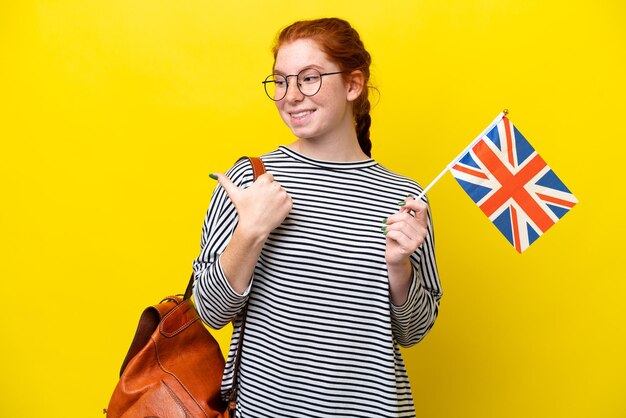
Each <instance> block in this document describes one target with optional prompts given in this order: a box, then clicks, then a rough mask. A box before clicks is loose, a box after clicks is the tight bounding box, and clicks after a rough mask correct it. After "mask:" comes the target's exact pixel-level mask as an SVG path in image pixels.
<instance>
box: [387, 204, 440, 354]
mask: <svg viewBox="0 0 626 418" xmlns="http://www.w3.org/2000/svg"><path fill="white" fill-rule="evenodd" d="M427 227H428V231H427V234H426V239H425V240H424V243H423V244H422V246H421V247H420V248H418V250H417V251H416V252H415V253H414V254H413V255H412V256H411V264H412V266H413V273H412V277H411V286H410V288H409V294H408V298H407V300H406V302H405V303H404V304H403V305H402V306H396V305H394V304H393V303H391V301H390V302H389V303H390V305H391V308H390V309H391V327H392V330H393V334H394V337H395V339H396V341H397V342H398V344H400V345H401V346H404V347H410V346H412V345H415V344H417V343H418V342H419V341H420V340H421V339H422V338H424V337H425V336H426V334H428V331H430V329H431V328H432V327H433V325H434V324H435V320H436V319H437V315H438V313H439V301H440V300H441V296H442V291H441V284H440V281H439V273H438V272H437V263H436V261H435V242H434V233H433V224H432V217H431V212H430V208H429V209H428V225H427Z"/></svg>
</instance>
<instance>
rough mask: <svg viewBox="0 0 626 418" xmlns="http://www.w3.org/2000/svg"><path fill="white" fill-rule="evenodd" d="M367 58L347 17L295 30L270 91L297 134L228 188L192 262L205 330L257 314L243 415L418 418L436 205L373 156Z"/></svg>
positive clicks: (432, 300)
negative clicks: (411, 362) (418, 352)
mask: <svg viewBox="0 0 626 418" xmlns="http://www.w3.org/2000/svg"><path fill="white" fill-rule="evenodd" d="M370 62H371V59H370V55H369V53H368V52H367V51H366V50H365V48H364V47H363V43H362V42H361V39H360V37H359V35H358V33H357V32H356V31H355V30H354V29H353V28H352V27H351V26H350V24H349V23H348V22H346V21H344V20H340V19H335V18H332V19H319V20H312V21H301V22H296V23H294V24H292V25H290V26H288V27H287V28H285V29H283V30H282V32H281V33H280V34H279V37H278V39H277V41H276V45H275V46H274V67H273V71H272V72H273V74H272V75H270V76H268V77H267V78H266V79H265V82H264V85H265V90H266V93H267V94H268V96H269V97H270V99H272V100H273V101H274V102H275V104H276V107H277V109H278V113H279V114H280V116H281V118H282V119H283V121H284V122H285V124H287V126H288V127H289V129H290V130H291V131H292V132H293V134H294V136H295V141H294V142H292V143H291V144H290V145H287V146H280V147H279V148H278V149H277V150H275V151H273V152H270V153H268V154H265V155H263V156H262V160H263V162H264V164H265V166H266V169H267V171H268V172H267V173H266V174H264V175H262V176H261V177H260V178H259V179H258V180H257V181H255V182H253V181H252V178H253V177H252V168H251V167H250V164H249V162H247V161H245V160H242V161H240V162H238V163H237V164H235V166H234V167H232V168H231V169H230V170H229V171H228V172H227V173H226V175H223V174H214V175H212V176H213V178H216V179H217V180H218V181H219V186H218V187H217V188H216V190H215V192H214V194H213V197H212V199H211V203H210V206H209V210H208V213H207V216H206V219H205V223H204V227H203V232H202V250H201V253H200V255H199V257H198V258H197V259H196V260H195V261H194V270H195V273H196V284H195V288H194V297H195V301H196V305H197V308H198V312H199V314H200V316H201V317H202V319H203V320H204V321H205V322H206V323H207V324H208V325H209V326H211V327H213V328H221V327H223V326H224V325H226V324H227V323H229V322H230V321H232V320H233V319H235V325H234V327H235V328H234V332H233V343H232V344H231V349H230V355H229V361H228V362H227V365H226V370H225V373H224V380H223V390H224V391H226V390H227V389H228V388H229V386H230V382H231V380H232V373H233V361H232V359H233V357H234V354H235V349H236V341H237V338H238V335H239V327H240V321H238V320H237V319H238V318H239V317H238V315H239V314H240V312H241V310H242V308H243V307H244V306H245V305H246V304H247V306H248V316H247V320H246V330H245V338H244V344H243V349H242V356H241V366H240V370H239V392H238V397H237V417H262V418H268V417H277V416H290V417H316V418H317V417H321V416H329V417H360V416H362V417H399V416H402V417H413V416H415V411H414V405H413V399H412V395H411V387H410V384H409V379H408V376H407V373H406V370H405V366H404V363H403V360H402V356H401V353H400V350H399V346H400V345H401V346H411V345H413V344H416V343H417V342H418V341H419V340H420V339H422V338H423V337H424V335H425V334H426V333H427V332H428V331H429V330H430V329H431V327H432V326H433V323H434V321H435V318H436V317H437V312H438V308H439V300H440V298H441V288H440V283H439V278H438V274H437V266H436V263H435V255H434V248H433V244H434V243H433V232H432V225H431V219H430V214H429V210H428V206H427V204H426V202H425V200H424V202H421V201H419V202H418V201H416V200H414V199H413V198H412V197H411V196H417V195H418V194H419V193H420V192H421V188H420V186H419V185H418V184H417V183H415V182H414V181H412V180H410V179H408V178H406V177H403V176H400V175H398V174H395V173H393V172H391V171H389V170H387V169H386V168H384V167H382V166H381V165H380V164H378V163H377V162H376V161H374V160H373V159H371V157H370V149H371V142H370V139H369V127H370V123H371V119H370V115H369V110H370V104H369V100H368V82H369V66H370Z"/></svg>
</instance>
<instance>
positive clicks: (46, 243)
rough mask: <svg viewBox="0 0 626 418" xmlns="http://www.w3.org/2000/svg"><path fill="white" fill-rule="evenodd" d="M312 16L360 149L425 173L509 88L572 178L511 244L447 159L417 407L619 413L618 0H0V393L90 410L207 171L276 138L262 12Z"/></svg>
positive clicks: (196, 205) (26, 405) (111, 379)
mask: <svg viewBox="0 0 626 418" xmlns="http://www.w3.org/2000/svg"><path fill="white" fill-rule="evenodd" d="M367 3H370V4H367ZM327 15H336V16H340V17H344V18H347V19H349V20H350V21H351V22H352V23H353V24H354V25H355V26H356V27H357V28H358V29H359V30H360V32H361V34H362V36H363V38H364V39H365V42H366V45H367V46H368V48H369V49H370V51H371V53H372V55H373V57H374V62H375V65H374V67H373V73H374V82H375V83H376V85H377V86H378V88H379V89H380V91H381V98H380V102H379V104H378V105H377V106H376V108H375V109H374V111H373V120H374V124H373V128H372V138H373V141H374V156H375V158H376V159H378V160H379V161H380V162H382V163H383V164H385V165H387V166H389V167H390V168H393V169H394V170H396V171H399V172H401V173H404V174H407V175H409V176H411V177H414V178H415V179H417V180H418V181H420V182H421V183H422V184H427V183H428V182H429V181H430V180H431V179H432V178H434V177H435V175H436V174H438V173H439V171H440V170H441V169H442V168H443V167H444V166H445V165H446V164H447V163H448V162H449V161H450V159H452V158H453V157H454V156H455V155H456V154H457V153H458V152H459V151H460V150H461V149H462V148H464V147H465V145H466V144H467V143H468V142H469V141H470V140H471V139H473V138H474V137H475V136H476V135H477V134H478V133H479V132H480V131H481V130H482V129H483V128H484V127H485V126H486V125H487V124H488V123H489V122H490V121H491V120H492V119H493V117H495V116H496V114H497V113H499V112H500V111H501V110H502V109H503V108H508V109H510V111H511V113H510V115H509V116H510V119H511V120H512V121H513V123H515V124H516V126H517V127H518V128H519V129H520V130H521V132H522V133H523V134H524V135H525V136H526V137H527V138H528V139H529V140H530V142H531V143H532V144H533V145H534V146H535V148H536V149H537V150H538V151H539V152H540V153H541V154H542V156H543V157H544V158H545V159H546V161H547V162H548V164H550V165H551V166H552V168H553V169H554V170H555V171H556V173H557V174H558V175H559V176H560V177H561V178H562V179H563V180H564V181H565V183H566V184H567V186H568V187H570V188H571V190H572V191H573V192H574V194H575V195H576V196H577V197H578V199H579V200H580V204H579V205H578V206H576V207H575V208H574V209H573V210H572V211H571V213H569V214H568V215H567V216H566V217H565V218H564V219H563V220H562V221H561V222H559V223H558V224H557V225H556V226H555V227H553V228H552V229H551V230H550V231H548V232H547V234H546V235H545V236H543V237H541V238H540V239H539V240H538V241H537V242H536V243H535V244H533V245H532V246H531V247H530V249H528V250H527V251H526V252H525V253H524V254H523V255H519V254H518V253H517V252H516V251H515V250H514V249H513V248H512V247H511V246H510V245H509V244H508V243H507V242H506V241H505V239H504V238H503V237H502V236H501V235H500V234H499V232H498V231H497V230H496V229H495V228H494V227H493V225H491V224H490V222H489V221H488V220H487V219H486V218H485V216H484V215H483V214H482V213H481V212H480V210H479V209H478V208H476V207H475V205H474V204H473V203H472V202H471V200H470V199H469V198H468V197H467V196H466V195H465V194H464V193H463V191H462V190H461V188H460V187H458V185H456V184H455V182H454V180H453V179H452V177H451V176H450V175H449V174H448V175H446V176H445V177H444V179H443V180H441V182H440V183H439V184H437V186H436V187H435V188H434V189H433V190H432V192H431V193H430V194H429V196H430V198H431V200H432V206H433V210H434V216H435V222H436V241H437V246H438V247H437V250H438V260H439V267H440V273H441V277H442V282H443V286H444V293H445V294H444V299H443V301H442V306H441V314H440V318H439V320H438V322H437V324H436V326H435V328H434V330H433V331H432V333H431V334H430V335H429V336H428V337H427V338H426V339H425V340H424V341H423V342H422V343H421V344H419V345H418V346H416V347H414V348H412V349H409V350H405V354H406V357H407V363H408V367H409V372H410V376H411V380H412V384H413V388H414V393H415V402H416V405H417V407H418V410H419V411H420V414H419V416H421V417H429V418H436V417H445V418H450V417H452V418H456V417H464V418H465V417H477V418H478V417H480V418H486V417H494V418H495V417H498V418H499V417H507V418H508V417H520V418H522V417H524V418H527V417H551V418H552V417H568V418H570V417H606V418H608V417H616V418H617V417H624V416H626V329H625V328H626V326H625V325H624V324H625V322H626V310H625V309H624V308H623V306H624V305H623V299H624V297H625V296H626V275H625V274H624V267H623V266H624V256H623V254H622V253H623V250H624V244H623V237H624V236H625V235H626V230H625V225H626V222H625V221H624V208H623V201H624V198H623V194H624V190H623V189H624V188H623V187H621V183H620V182H619V180H620V178H622V177H623V175H622V173H621V170H619V168H620V167H621V166H622V165H623V163H622V159H623V156H624V151H625V147H624V141H625V137H626V130H625V128H624V118H625V116H624V115H625V113H624V112H625V110H626V108H625V106H624V95H625V93H626V88H625V83H624V74H626V65H625V57H626V54H625V53H626V25H625V24H624V22H626V6H625V3H624V2H623V1H622V0H604V1H602V0H598V1H588V0H587V1H579V0H573V1H564V0H561V1H545V0H531V1H520V0H482V1H479V0H476V1H469V0H452V1H426V0H419V1H414V2H398V1H382V2H362V4H357V2H341V1H337V0H329V1H310V2H275V3H272V2H269V3H268V2H254V1H236V2H228V1H221V2H213V1H207V0H190V1H180V2H175V1H153V0H107V1H95V0H83V1H53V0H49V1H45V0H40V1H34V0H31V1H24V0H12V1H11V0H4V1H2V2H1V3H0V98H1V100H0V185H1V187H2V189H1V196H2V205H1V209H0V234H1V240H0V242H1V244H0V245H1V246H2V248H1V257H2V259H1V262H0V286H1V287H0V290H1V291H2V295H3V298H4V301H3V306H4V310H3V311H4V315H3V320H2V328H3V338H2V343H1V344H0V347H1V348H0V393H1V395H0V396H1V397H2V398H1V399H0V416H2V417H10V418H14V417H62V418H67V417H90V416H93V417H98V416H102V415H101V411H102V408H103V407H105V406H106V405H107V403H108V399H109V396H110V394H111V392H112V390H113V388H114V386H115V383H116V379H117V371H118V369H119V366H120V363H121V361H122V358H123V356H124V355H125V353H126V349H127V348H128V344H129V343H130V340H131V338H132V335H133V333H134V329H135V325H136V321H137V320H138V317H139V314H140V313H141V310H142V308H143V307H144V306H146V305H149V304H152V303H155V302H157V301H158V300H159V299H160V298H161V297H162V296H164V295H166V294H168V293H174V292H182V291H183V289H184V286H185V284H186V280H187V277H188V274H189V271H190V263H191V261H192V259H193V258H194V257H195V256H196V254H197V251H198V246H199V238H200V228H201V224H202V219H203V216H204V213H205V210H206V206H207V203H208V201H209V197H210V193H211V191H212V188H213V187H214V183H213V181H212V180H210V179H209V178H208V177H207V175H208V173H210V172H211V171H216V170H225V169H227V168H228V167H229V166H230V165H231V163H232V162H234V161H235V159H236V158H237V157H239V156H240V155H243V154H251V155H253V154H259V153H262V152H265V151H268V150H271V149H274V148H275V147H276V146H277V145H279V144H282V143H288V142H289V141H290V133H289V131H288V130H287V129H286V128H285V127H284V126H283V125H282V122H281V121H280V119H279V117H278V115H277V114H276V111H275V109H274V107H273V105H272V103H271V102H270V101H269V100H268V99H267V98H266V97H265V95H264V94H263V91H262V88H261V84H260V81H261V80H262V79H263V78H264V77H265V76H266V75H267V73H268V72H269V70H270V67H271V64H272V62H271V56H270V53H269V48H270V45H271V42H272V39H273V37H274V35H275V33H276V31H277V30H278V29H279V28H280V27H282V26H283V25H285V24H288V23H290V22H291V21H293V20H295V19H299V18H311V17H320V16H327ZM225 336H226V334H221V336H220V338H221V339H222V340H223V339H224V338H225Z"/></svg>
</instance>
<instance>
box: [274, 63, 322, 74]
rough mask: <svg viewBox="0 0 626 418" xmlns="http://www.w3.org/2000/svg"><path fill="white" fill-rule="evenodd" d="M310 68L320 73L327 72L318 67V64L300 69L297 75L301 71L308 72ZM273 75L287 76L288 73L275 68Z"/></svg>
mask: <svg viewBox="0 0 626 418" xmlns="http://www.w3.org/2000/svg"><path fill="white" fill-rule="evenodd" d="M308 68H314V69H316V70H319V71H320V72H323V71H326V70H324V67H321V66H319V65H316V64H310V65H305V66H304V67H302V68H300V69H299V70H298V72H297V73H296V74H298V73H299V72H300V71H302V70H306V69H308ZM273 73H274V74H280V75H287V73H285V72H284V71H280V70H277V69H276V68H274V70H273Z"/></svg>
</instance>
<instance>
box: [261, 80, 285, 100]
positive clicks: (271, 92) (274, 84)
mask: <svg viewBox="0 0 626 418" xmlns="http://www.w3.org/2000/svg"><path fill="white" fill-rule="evenodd" d="M263 85H264V86H265V93H266V94H267V97H269V98H270V99H272V100H280V99H282V98H283V97H285V94H287V79H286V78H285V77H283V76H282V75H280V74H271V75H268V76H267V78H265V81H264V82H263Z"/></svg>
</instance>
